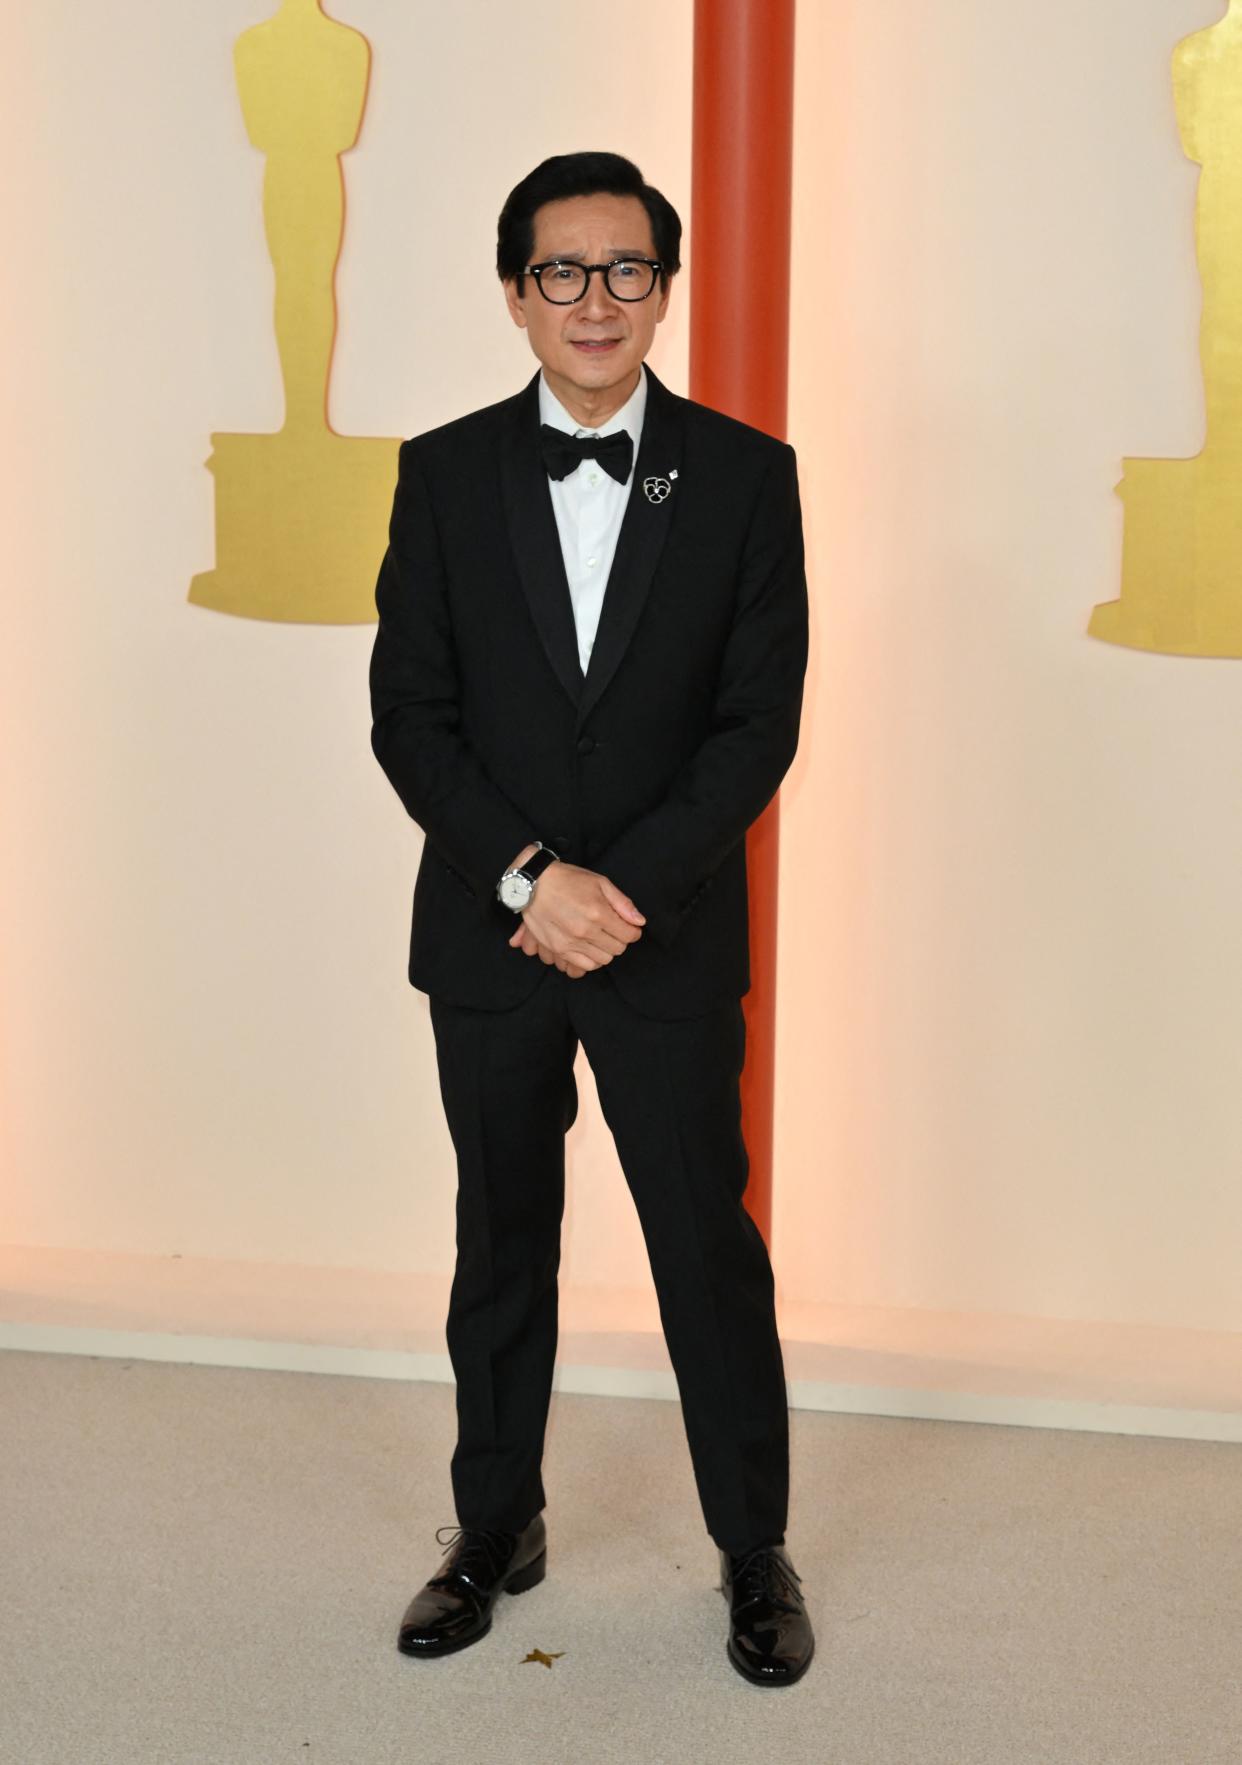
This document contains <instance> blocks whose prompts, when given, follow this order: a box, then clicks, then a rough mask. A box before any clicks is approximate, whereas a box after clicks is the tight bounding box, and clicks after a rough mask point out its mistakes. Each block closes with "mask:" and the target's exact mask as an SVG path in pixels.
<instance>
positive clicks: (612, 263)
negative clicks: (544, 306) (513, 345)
mask: <svg viewBox="0 0 1242 1765" xmlns="http://www.w3.org/2000/svg"><path fill="white" fill-rule="evenodd" d="M618 264H645V265H646V266H647V268H648V269H649V270H652V271H653V272H654V274H653V275H652V278H651V286H650V288H648V290H647V292H646V293H645V294H618V293H617V291H616V289H615V288H614V287H613V285H612V283H611V282H610V281H609V279H608V272H609V270H611V269H615V268H616V266H617V265H618ZM562 267H563V268H565V269H567V270H570V269H572V270H585V271H586V281H585V282H584V283H583V285H582V293H581V294H575V295H572V296H571V297H570V299H569V300H557V299H556V298H555V296H554V295H551V294H549V293H548V291H547V289H546V288H545V287H544V285H543V272H544V271H545V270H557V269H561V268H562ZM663 268H664V265H663V264H662V263H661V262H660V260H659V259H658V258H655V257H614V258H611V259H610V260H609V261H608V262H607V263H606V264H580V263H578V262H577V260H576V259H575V258H569V257H550V258H548V259H547V261H546V262H544V263H541V264H527V266H526V268H525V269H524V270H523V271H522V274H523V275H524V276H533V277H534V278H535V286H536V288H538V290H539V292H540V294H542V295H543V298H544V299H545V300H546V301H547V302H548V304H549V306H576V305H577V304H578V302H579V301H580V300H585V299H586V297H587V290H588V289H589V288H590V286H591V277H592V276H593V275H594V274H595V272H596V270H598V271H599V273H600V274H601V276H603V278H604V287H605V288H606V289H607V290H608V292H609V294H611V295H612V298H613V299H614V300H623V301H626V302H628V303H629V304H631V305H633V304H636V303H637V302H638V301H640V300H650V299H651V296H652V295H653V294H654V293H655V290H656V283H657V282H658V281H659V279H660V276H659V272H660V271H661V270H662V269H663Z"/></svg>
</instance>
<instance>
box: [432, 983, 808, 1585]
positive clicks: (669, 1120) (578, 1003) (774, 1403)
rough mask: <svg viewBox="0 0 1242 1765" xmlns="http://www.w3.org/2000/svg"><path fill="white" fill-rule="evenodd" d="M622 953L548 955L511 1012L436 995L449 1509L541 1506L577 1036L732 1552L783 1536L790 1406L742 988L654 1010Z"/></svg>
mask: <svg viewBox="0 0 1242 1765" xmlns="http://www.w3.org/2000/svg"><path fill="white" fill-rule="evenodd" d="M523 960H526V961H531V962H535V961H537V960H538V959H537V958H534V957H528V958H523ZM626 960H627V957H626V956H625V955H622V956H620V957H618V958H617V959H616V961H617V962H624V961H626ZM614 966H615V964H610V965H609V966H608V967H605V968H603V969H599V970H596V971H595V972H593V973H589V974H586V975H584V976H583V977H582V978H581V979H579V980H570V979H569V978H568V977H567V976H565V975H563V974H561V973H560V971H559V970H557V969H554V968H546V969H545V970H544V974H543V978H542V980H541V982H540V984H539V985H537V986H536V988H535V990H534V992H533V993H532V994H531V995H530V997H529V998H527V999H526V1000H524V1001H523V1002H522V1003H521V1004H519V1005H517V1006H515V1007H513V1008H512V1009H509V1010H506V1011H485V1010H477V1009H474V1008H470V1007H465V1006H459V1005H449V1004H446V1003H445V1002H444V1001H443V1000H441V999H438V998H437V997H436V996H434V995H433V996H432V998H431V1017H432V1024H433V1027H434V1031H435V1039H436V1053H437V1061H438V1066H439V1074H440V1086H441V1093H442V1096H443V1099H444V1107H445V1113H446V1115H447V1119H448V1125H449V1130H450V1132H451V1134H452V1138H453V1144H454V1148H455V1151H456V1154H457V1167H458V1190H457V1263H456V1270H455V1274H454V1278H453V1286H452V1292H451V1295H450V1300H449V1315H448V1323H447V1336H448V1347H449V1354H450V1358H451V1360H452V1364H453V1371H454V1374H455V1376H456V1380H457V1420H458V1438H457V1445H456V1449H455V1451H454V1454H453V1459H452V1465H451V1475H452V1484H453V1494H454V1500H455V1503H456V1509H457V1518H458V1522H459V1524H461V1525H463V1526H472V1527H474V1526H477V1527H486V1528H489V1529H497V1530H504V1531H517V1530H520V1529H521V1528H522V1527H523V1526H524V1525H525V1524H526V1523H527V1521H528V1520H530V1519H531V1518H532V1517H533V1516H534V1515H535V1514H536V1513H537V1512H539V1511H540V1509H542V1508H543V1507H544V1506H545V1492H544V1486H543V1480H542V1472H541V1465H542V1457H543V1445H544V1434H545V1428H546V1423H547V1414H548V1406H549V1401H550V1397H551V1389H552V1375H553V1365H554V1361H555V1356H556V1344H557V1273H558V1269H559V1265H560V1234H561V1219H562V1215H563V1212H564V1199H565V1135H566V1132H567V1130H568V1129H569V1127H570V1125H571V1124H572V1122H573V1119H574V1116H575V1114H576V1112H577V1094H576V1089H575V1084H574V1074H573V1065H574V1057H575V1054H576V1051H577V1047H578V1044H579V1042H581V1043H582V1046H583V1048H584V1049H585V1052H586V1056H587V1059H588V1060H589V1062H590V1065H591V1069H592V1072H593V1074H594V1076H595V1082H596V1087H597V1089H598V1092H599V1097H600V1104H601V1107H602V1110H603V1113H604V1118H605V1120H606V1122H607V1124H608V1127H609V1129H610V1130H611V1132H612V1135H613V1138H614V1140H615V1142H616V1147H617V1152H618V1156H619V1158H620V1162H621V1166H622V1169H623V1171H624V1173H625V1178H626V1182H627V1183H628V1185H629V1188H630V1192H631V1194H632V1196H633V1198H634V1203H635V1206H636V1207H637V1210H638V1217H639V1222H640V1224H641V1227H642V1232H643V1237H644V1240H645V1242H646V1247H647V1254H648V1257H649V1260H650V1264H651V1272H652V1277H653V1280H654V1284H655V1289H656V1295H657V1298H658V1301H659V1307H660V1319H661V1323H662V1325H663V1329H664V1336H665V1341H666V1342H667V1344H668V1349H669V1355H670V1358H671V1360H672V1363H673V1368H674V1371H675V1373H676V1376H677V1383H678V1388H679V1392H680V1396H681V1404H682V1415H683V1419H684V1422H685V1428H686V1436H687V1441H688V1444H689V1448H690V1455H691V1462H692V1465H693V1468H694V1475H695V1481H696V1484H697V1488H698V1493H699V1499H700V1502H701V1505H702V1509H703V1515H704V1519H705V1521H706V1524H707V1530H708V1533H709V1534H710V1536H711V1537H712V1538H713V1540H714V1541H715V1543H716V1544H718V1545H719V1546H720V1547H721V1548H722V1549H724V1550H728V1551H732V1552H741V1551H744V1550H748V1549H750V1548H751V1547H752V1546H754V1545H756V1544H762V1543H779V1542H781V1541H783V1539H784V1535H785V1522H786V1511H787V1504H788V1485H789V1416H788V1408H787V1396H786V1390H785V1375H784V1366H783V1362H782V1357H781V1347H780V1340H779V1337H778V1335H777V1329H776V1318H775V1310H774V1304H773V1278H772V1267H771V1263H770V1261H769V1259H768V1253H767V1248H766V1246H765V1245H764V1242H763V1238H762V1236H761V1235H760V1233H759V1231H758V1229H757V1227H756V1226H755V1224H754V1222H753V1220H752V1219H751V1217H750V1215H749V1214H748V1213H747V1211H746V1209H745V1207H744V1206H743V1205H742V1194H743V1191H744V1189H745V1187H746V1179H747V1172H748V1164H747V1155H746V1147H745V1143H744V1141H743V1138H742V1128H741V1107H740V1098H739V1089H738V1081H739V1078H740V1075H741V1070H742V1061H743V1056H744V1052H745V1036H746V1031H745V1022H744V1019H743V1016H742V1007H741V1003H740V1001H737V1000H734V1001H732V1002H730V1003H729V1004H727V1005H723V1006H720V1007H718V1008H717V1009H715V1010H713V1011H711V1012H709V1013H707V1014H705V1015H702V1016H698V1017H693V1018H683V1019H673V1020H657V1019H652V1018H650V1017H646V1016H643V1015H641V1014H640V1013H639V1012H638V1011H636V1010H635V1009H634V1007H633V1006H631V1005H629V1004H627V1002H626V1001H625V999H624V998H623V996H622V995H621V993H620V992H619V991H618V989H617V987H616V986H615V985H614V983H613V977H612V974H611V969H612V967H614Z"/></svg>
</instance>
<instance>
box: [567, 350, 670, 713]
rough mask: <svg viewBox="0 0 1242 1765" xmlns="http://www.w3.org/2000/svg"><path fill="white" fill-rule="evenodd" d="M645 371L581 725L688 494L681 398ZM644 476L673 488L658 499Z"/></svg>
mask: <svg viewBox="0 0 1242 1765" xmlns="http://www.w3.org/2000/svg"><path fill="white" fill-rule="evenodd" d="M646 374H647V409H646V411H645V412H644V414H643V432H642V435H641V437H640V438H639V443H638V458H637V459H636V460H635V462H634V480H633V483H632V485H631V486H630V495H629V501H628V502H627V503H626V505H625V514H624V515H623V517H622V519H621V532H620V534H619V535H618V538H617V550H616V554H615V556H614V557H613V561H612V569H611V570H610V571H609V572H608V585H607V587H606V589H605V590H604V604H603V607H602V609H601V611H600V616H599V629H598V631H597V632H596V634H595V645H594V648H593V649H592V651H591V660H590V665H589V667H588V668H587V672H586V684H585V685H584V687H583V689H582V695H581V697H580V699H579V701H578V722H579V724H581V723H582V722H583V721H584V720H585V718H586V717H587V716H588V715H589V714H590V712H591V711H592V710H593V709H594V707H595V706H596V704H598V702H599V699H600V697H601V695H602V694H603V692H604V689H605V687H607V685H608V682H609V681H610V680H611V679H612V677H613V675H614V674H615V673H616V671H617V668H618V666H619V664H620V662H621V659H622V657H623V656H624V655H625V652H626V649H627V648H628V646H629V642H630V639H631V638H632V637H633V635H634V631H635V628H636V627H637V625H638V621H639V617H640V616H641V614H642V610H643V608H644V606H645V605H646V603H647V596H648V594H649V593H650V591H651V582H652V578H653V577H654V575H655V572H656V566H657V564H658V563H659V562H660V553H661V552H662V551H663V549H664V542H665V540H666V539H667V538H668V533H669V529H670V527H671V526H672V524H673V521H674V519H675V518H676V514H677V510H678V509H679V508H680V506H681V498H682V495H683V494H684V492H683V491H682V487H681V484H680V483H679V482H678V480H677V479H676V478H670V476H669V474H670V472H676V471H677V470H678V469H679V468H680V466H681V450H682V432H683V427H684V425H683V421H682V413H681V406H680V401H679V400H678V399H677V398H676V396H675V395H674V394H673V393H671V392H670V391H669V390H668V388H667V387H666V386H665V385H664V384H663V382H662V381H659V380H657V379H656V377H655V375H654V374H653V373H652V372H651V369H650V368H647V369H646ZM644 478H663V479H665V480H666V482H667V483H668V484H669V486H670V489H669V493H668V495H667V496H666V497H665V498H664V501H663V502H659V503H655V502H652V501H651V500H650V499H649V498H648V496H647V495H646V493H645V491H644V490H643V480H644ZM553 526H555V520H554V521H553Z"/></svg>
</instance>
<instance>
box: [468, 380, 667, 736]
mask: <svg viewBox="0 0 1242 1765" xmlns="http://www.w3.org/2000/svg"><path fill="white" fill-rule="evenodd" d="M644 428H645V425H644ZM500 482H501V494H502V497H503V501H504V511H505V520H506V522H507V523H508V528H509V540H510V543H511V545H512V547H513V556H514V559H515V561H516V563H517V569H518V575H519V576H520V578H521V581H522V589H523V592H524V593H525V595H526V599H527V601H528V602H529V604H530V611H531V617H532V618H533V620H534V621H535V629H536V630H537V631H538V633H539V637H540V641H541V642H542V644H543V647H544V649H545V650H546V652H547V656H548V660H549V662H551V664H552V666H553V668H554V669H555V670H556V677H557V679H558V680H559V681H560V683H561V685H562V686H563V687H564V688H565V691H566V692H567V693H568V694H569V696H570V698H571V699H572V701H573V703H574V704H575V705H576V704H577V703H578V702H579V699H580V697H581V693H582V667H581V664H580V663H579V661H578V638H577V633H576V631H575V629H574V609H573V602H572V601H571V599H570V597H569V579H568V578H567V577H566V575H565V559H564V556H563V554H562V552H561V537H560V534H559V533H558V532H557V529H556V515H555V512H554V511H553V508H552V495H551V492H550V491H549V489H548V474H547V472H546V471H545V469H544V464H543V459H542V457H541V455H540V452H539V375H538V374H536V375H535V377H534V379H533V380H531V381H530V382H529V383H528V384H527V386H526V388H525V390H524V391H523V392H520V393H519V394H518V395H517V397H516V398H515V399H514V400H513V405H512V408H511V410H510V411H509V414H508V418H507V420H506V424H505V430H504V435H503V437H502V440H501V444H500Z"/></svg>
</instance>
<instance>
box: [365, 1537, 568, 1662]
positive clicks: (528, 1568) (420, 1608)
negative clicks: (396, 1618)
mask: <svg viewBox="0 0 1242 1765" xmlns="http://www.w3.org/2000/svg"><path fill="white" fill-rule="evenodd" d="M445 1530H448V1531H451V1532H452V1533H453V1534H454V1536H453V1537H451V1538H450V1539H449V1541H448V1545H447V1547H446V1550H447V1555H446V1560H445V1563H444V1566H443V1567H442V1568H441V1569H440V1570H439V1572H438V1573H437V1574H435V1575H433V1576H432V1578H431V1580H430V1581H428V1582H427V1583H426V1585H425V1586H424V1587H421V1588H420V1589H419V1591H418V1592H417V1593H416V1594H415V1595H414V1598H413V1599H412V1600H411V1601H410V1603H409V1605H408V1606H407V1607H406V1609H405V1616H404V1618H402V1620H401V1628H400V1631H399V1632H398V1635H397V1647H398V1648H399V1649H400V1650H401V1652H402V1654H403V1655H448V1654H451V1653H452V1652H453V1650H454V1649H464V1648H466V1647H467V1646H468V1645H469V1644H470V1643H472V1642H478V1640H479V1638H480V1637H483V1636H486V1635H487V1633H488V1631H489V1630H490V1629H491V1627H492V1608H493V1606H494V1605H495V1604H496V1601H497V1600H498V1599H499V1597H500V1595H501V1594H502V1593H525V1592H526V1589H527V1588H528V1587H534V1586H535V1584H536V1583H537V1582H540V1581H542V1580H543V1578H544V1575H545V1574H546V1573H547V1565H548V1547H547V1534H546V1531H545V1528H544V1523H543V1515H542V1514H541V1513H540V1514H536V1515H535V1517H534V1519H533V1520H532V1521H530V1523H529V1525H527V1526H526V1527H525V1528H524V1529H523V1530H522V1531H521V1532H483V1531H479V1530H476V1529H475V1528H473V1527H469V1526H458V1527H451V1528H445V1527H441V1528H440V1532H443V1531H445ZM440 1532H437V1533H436V1540H437V1542H440Z"/></svg>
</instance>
